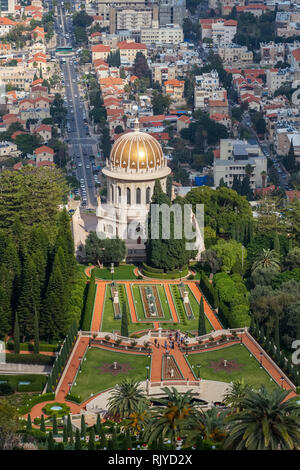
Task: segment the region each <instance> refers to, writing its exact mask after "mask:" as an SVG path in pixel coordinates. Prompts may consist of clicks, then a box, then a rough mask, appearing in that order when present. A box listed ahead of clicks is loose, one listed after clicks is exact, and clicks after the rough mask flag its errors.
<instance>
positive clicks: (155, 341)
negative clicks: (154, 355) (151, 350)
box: [154, 338, 157, 348]
mask: <svg viewBox="0 0 300 470" xmlns="http://www.w3.org/2000/svg"><path fill="white" fill-rule="evenodd" d="M154 344H155V347H156V348H157V338H155V340H154Z"/></svg>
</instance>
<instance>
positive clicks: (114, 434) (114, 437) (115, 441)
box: [112, 427, 119, 450]
mask: <svg viewBox="0 0 300 470" xmlns="http://www.w3.org/2000/svg"><path fill="white" fill-rule="evenodd" d="M112 446H113V448H112V450H118V449H119V446H118V439H117V429H116V427H114V428H113V432H112Z"/></svg>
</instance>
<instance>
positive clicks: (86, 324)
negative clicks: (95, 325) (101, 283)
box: [82, 270, 97, 331]
mask: <svg viewBox="0 0 300 470" xmlns="http://www.w3.org/2000/svg"><path fill="white" fill-rule="evenodd" d="M96 288H97V286H96V283H95V273H94V270H93V271H92V274H91V278H90V283H89V287H88V294H87V299H86V304H85V309H84V314H83V321H82V330H83V331H90V329H91V323H92V318H93V311H94V302H95V295H96Z"/></svg>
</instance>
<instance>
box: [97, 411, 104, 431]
mask: <svg viewBox="0 0 300 470" xmlns="http://www.w3.org/2000/svg"><path fill="white" fill-rule="evenodd" d="M102 431H103V426H102V423H101V418H100V414H99V413H98V414H97V422H96V433H97V434H98V436H100V435H101V432H102Z"/></svg>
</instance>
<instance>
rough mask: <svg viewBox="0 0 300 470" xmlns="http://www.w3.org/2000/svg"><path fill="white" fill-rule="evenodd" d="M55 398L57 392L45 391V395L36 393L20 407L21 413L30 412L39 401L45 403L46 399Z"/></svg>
mask: <svg viewBox="0 0 300 470" xmlns="http://www.w3.org/2000/svg"><path fill="white" fill-rule="evenodd" d="M53 400H55V393H44V394H43V395H36V396H35V397H32V398H31V399H30V402H28V403H26V405H23V406H21V407H20V408H19V412H20V414H21V415H25V414H26V413H29V412H30V410H31V408H33V407H34V406H35V405H37V404H38V403H43V402H44V401H53Z"/></svg>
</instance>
